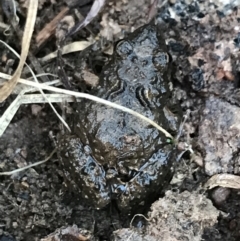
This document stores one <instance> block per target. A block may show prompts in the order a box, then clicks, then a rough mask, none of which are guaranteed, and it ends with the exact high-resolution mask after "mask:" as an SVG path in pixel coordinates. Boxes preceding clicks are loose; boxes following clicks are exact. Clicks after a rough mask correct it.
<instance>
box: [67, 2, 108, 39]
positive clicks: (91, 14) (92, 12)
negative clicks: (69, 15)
mask: <svg viewBox="0 0 240 241" xmlns="http://www.w3.org/2000/svg"><path fill="white" fill-rule="evenodd" d="M104 4H105V0H95V1H94V3H93V5H92V7H91V9H90V11H89V13H88V14H87V16H86V18H85V19H84V20H83V21H82V22H80V23H78V24H76V25H75V26H74V27H73V28H72V29H70V31H69V33H68V35H67V36H71V35H73V34H75V33H76V32H78V31H79V30H80V29H82V28H84V27H86V26H87V25H88V24H89V23H90V22H91V21H92V20H93V19H94V18H95V17H96V16H97V15H98V13H99V12H100V10H101V9H102V7H103V5H104Z"/></svg>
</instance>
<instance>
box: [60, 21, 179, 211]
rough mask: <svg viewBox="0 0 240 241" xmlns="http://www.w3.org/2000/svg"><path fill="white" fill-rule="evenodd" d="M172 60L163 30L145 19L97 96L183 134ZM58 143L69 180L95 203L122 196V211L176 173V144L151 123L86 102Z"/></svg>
mask: <svg viewBox="0 0 240 241" xmlns="http://www.w3.org/2000/svg"><path fill="white" fill-rule="evenodd" d="M170 71H171V68H170V63H169V56H168V54H167V48H166V45H165V42H164V40H163V39H162V38H161V31H160V30H158V29H157V27H155V26H153V25H146V26H143V27H142V28H140V29H137V30H136V31H135V32H134V33H132V34H130V35H129V37H128V38H126V39H125V40H121V41H120V42H118V43H117V45H116V49H115V51H114V54H113V56H112V59H111V61H110V63H109V64H108V65H106V66H105V67H104V68H103V71H102V74H101V76H100V82H99V86H98V87H97V88H96V89H93V91H92V94H94V95H96V96H98V97H101V98H104V99H107V100H110V101H112V102H114V103H117V104H120V105H123V106H126V107H128V108H130V109H133V110H135V111H137V112H139V113H141V114H143V115H145V116H147V117H148V118H150V119H152V120H154V121H155V122H157V123H158V124H159V125H161V126H162V127H163V128H165V129H167V130H168V131H170V132H171V133H172V134H174V133H176V131H177V128H178V125H179V120H180V115H178V114H174V113H173V112H172V110H173V109H174V108H176V105H173V104H171V82H170V80H169V79H170ZM71 125H72V126H71V127H72V133H73V134H72V135H65V136H63V137H62V138H61V139H60V141H59V152H60V156H61V163H62V165H63V167H64V173H65V176H66V178H67V180H68V181H69V182H70V183H71V184H72V185H73V186H74V188H75V189H76V190H78V191H79V192H81V195H82V197H83V198H85V199H86V200H88V201H89V203H91V204H93V205H94V207H96V208H102V207H104V206H106V205H107V204H108V203H109V202H110V201H111V200H112V199H116V201H117V204H118V207H119V208H120V209H121V210H125V209H127V210H129V209H132V208H133V207H134V206H136V205H139V203H143V202H144V201H145V200H146V199H147V198H148V197H149V196H153V195H155V194H156V193H160V191H161V190H162V189H163V188H164V187H165V186H166V184H167V183H168V182H169V180H170V178H171V176H172V171H173V168H172V162H173V160H174V147H173V145H172V144H170V143H169V140H168V139H167V138H166V137H165V135H164V134H163V133H161V132H159V131H158V130H157V129H156V128H154V127H152V126H150V125H149V124H148V123H147V122H145V121H142V120H140V119H139V118H137V117H134V116H132V115H130V114H127V113H125V112H122V111H119V110H116V109H113V108H110V107H107V106H105V105H101V104H98V103H95V102H93V101H88V100H83V101H82V102H81V103H79V104H78V106H77V110H76V113H74V114H73V119H72V123H71Z"/></svg>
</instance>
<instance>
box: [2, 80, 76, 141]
mask: <svg viewBox="0 0 240 241" xmlns="http://www.w3.org/2000/svg"><path fill="white" fill-rule="evenodd" d="M57 82H58V80H57V81H56V80H55V81H51V82H49V83H45V84H49V85H52V84H56V83H57ZM26 87H27V88H26ZM31 91H36V88H33V87H30V86H25V88H24V89H22V90H21V92H20V93H19V94H18V96H17V97H16V98H15V100H14V101H13V102H12V103H11V105H10V106H9V107H8V108H7V110H6V111H5V112H4V114H3V115H2V116H1V118H0V123H1V125H0V137H1V136H2V134H3V133H4V132H5V130H6V128H7V127H8V125H9V124H10V122H11V120H12V119H13V117H14V115H15V114H16V112H17V110H18V109H19V107H20V106H21V105H22V104H32V103H46V97H47V98H49V99H48V101H51V102H62V101H63V100H65V99H66V98H64V97H66V95H64V97H63V96H59V95H58V96H56V95H54V96H51V95H47V96H43V95H41V94H33V95H24V94H25V93H26V92H31ZM67 97H68V98H67V99H66V101H70V98H71V99H72V97H71V96H67Z"/></svg>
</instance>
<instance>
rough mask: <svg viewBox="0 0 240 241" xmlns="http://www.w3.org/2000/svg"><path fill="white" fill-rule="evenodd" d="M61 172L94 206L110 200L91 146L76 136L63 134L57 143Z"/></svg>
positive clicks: (101, 170) (104, 178)
mask: <svg viewBox="0 0 240 241" xmlns="http://www.w3.org/2000/svg"><path fill="white" fill-rule="evenodd" d="M58 149H59V158H60V161H61V164H62V166H63V173H64V175H65V177H66V179H67V181H68V183H70V185H73V187H74V189H75V190H77V191H79V192H80V193H81V195H82V197H83V198H84V199H85V200H87V202H89V203H91V204H92V205H93V206H94V207H95V208H103V207H104V206H106V205H107V204H108V203H109V202H110V200H111V199H110V191H109V186H108V184H107V182H106V174H105V171H104V169H103V167H102V166H101V165H100V164H99V163H98V162H97V161H96V160H95V158H94V157H93V156H92V151H91V148H90V147H89V146H87V145H85V146H84V145H83V144H82V142H81V140H80V139H79V138H78V137H76V136H72V135H69V136H64V137H62V138H60V140H59V143H58Z"/></svg>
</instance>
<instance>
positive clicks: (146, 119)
mask: <svg viewBox="0 0 240 241" xmlns="http://www.w3.org/2000/svg"><path fill="white" fill-rule="evenodd" d="M21 83H23V84H26V85H30V86H33V87H36V88H42V89H45V90H49V91H52V92H56V93H62V94H66V95H71V96H75V97H79V98H85V99H89V100H92V101H95V102H98V103H100V104H104V105H107V106H110V107H112V108H115V109H118V110H121V111H124V112H127V113H129V114H131V115H134V116H136V117H138V118H140V119H142V120H144V121H146V122H148V123H149V124H151V125H152V126H154V127H155V128H157V129H158V130H159V131H161V132H162V133H164V134H165V136H166V137H167V138H170V139H171V140H174V138H173V136H172V135H171V134H170V133H168V132H167V131H166V130H165V129H163V128H162V127H161V126H159V125H158V124H157V123H156V122H154V121H152V120H150V119H149V118H147V117H146V116H144V115H141V114H140V113H138V112H136V111H133V110H131V109H129V108H127V107H124V106H121V105H118V104H116V103H112V102H110V101H107V100H104V99H101V98H99V97H96V96H93V95H90V94H85V93H79V92H75V91H71V90H66V89H60V88H56V87H53V86H47V85H45V84H39V83H35V82H32V81H28V80H23V79H21Z"/></svg>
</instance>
